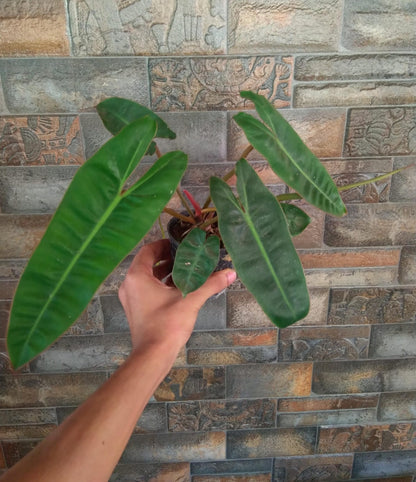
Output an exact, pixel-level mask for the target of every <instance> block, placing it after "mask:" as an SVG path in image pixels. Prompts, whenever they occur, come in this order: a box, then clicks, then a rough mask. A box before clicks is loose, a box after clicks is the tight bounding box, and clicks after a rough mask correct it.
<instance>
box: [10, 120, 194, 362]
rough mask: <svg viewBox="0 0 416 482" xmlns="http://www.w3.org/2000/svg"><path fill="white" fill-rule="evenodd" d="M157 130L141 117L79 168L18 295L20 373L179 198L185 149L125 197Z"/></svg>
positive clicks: (15, 324) (16, 358)
mask: <svg viewBox="0 0 416 482" xmlns="http://www.w3.org/2000/svg"><path fill="white" fill-rule="evenodd" d="M155 132H156V123H155V122H154V121H153V120H152V119H150V118H143V119H139V120H138V121H135V122H133V123H132V124H129V125H128V126H127V127H126V128H124V129H123V130H122V131H121V132H120V134H118V135H117V136H115V137H113V138H112V139H111V140H110V141H108V142H107V143H106V144H105V145H104V146H103V147H102V148H101V149H100V150H99V151H98V152H97V153H96V154H95V155H94V156H93V157H92V158H91V159H90V160H88V161H87V162H86V163H85V164H84V165H83V166H82V167H81V168H80V169H79V170H78V172H77V174H76V175H75V177H74V179H73V181H72V183H71V185H70V186H69V188H68V190H67V192H66V194H65V196H64V198H63V200H62V202H61V204H60V205H59V207H58V209H57V211H56V213H55V215H54V217H53V218H52V220H51V222H50V224H49V226H48V229H47V230H46V233H45V235H44V237H43V238H42V240H41V242H40V243H39V245H38V247H37V248H36V250H35V252H34V253H33V255H32V257H31V259H30V261H29V263H28V265H27V267H26V270H25V271H24V273H23V275H22V278H21V280H20V283H19V286H18V288H17V291H16V295H15V298H14V302H13V306H12V310H11V315H10V323H9V329H8V335H7V345H8V350H9V354H10V357H11V360H12V363H13V366H14V367H19V366H21V365H23V364H24V363H26V362H27V361H29V360H30V359H32V358H33V357H34V356H36V355H37V354H39V353H40V352H41V351H42V350H43V349H45V348H46V347H47V346H48V345H49V344H51V343H52V342H53V341H55V340H56V338H57V337H59V336H60V335H61V334H62V333H63V332H64V331H65V330H66V329H67V328H68V327H69V326H70V325H71V324H72V323H73V322H74V321H75V320H76V319H77V318H78V317H79V315H80V314H81V313H82V311H83V310H84V309H85V307H86V306H87V304H88V302H89V301H90V299H91V298H92V296H93V295H94V293H95V291H96V290H97V288H98V287H99V286H100V284H101V283H102V282H103V281H104V279H105V278H106V277H107V276H108V274H109V273H111V271H112V270H113V269H114V268H115V267H116V266H117V265H118V264H119V263H120V261H121V260H122V259H123V258H124V257H125V256H126V255H127V254H128V253H129V252H130V251H131V250H132V249H133V248H134V247H135V246H136V244H137V243H138V242H139V241H140V239H141V238H142V237H143V236H144V235H145V234H146V232H147V231H148V230H149V229H150V227H151V226H152V224H153V223H154V221H155V220H156V219H157V217H158V215H159V213H160V212H161V210H162V209H163V207H164V206H165V204H166V203H167V202H168V200H169V199H170V197H171V195H172V194H173V193H174V191H175V188H176V186H177V184H178V183H179V180H180V179H181V177H182V174H183V172H184V170H185V168H186V163H187V160H186V156H185V154H183V153H182V152H179V151H176V152H170V153H168V154H166V155H165V156H163V157H161V158H160V159H159V160H158V161H157V162H156V163H155V164H154V165H153V166H152V167H151V168H150V169H149V170H148V171H147V173H146V174H144V176H143V177H142V178H141V179H139V180H138V181H137V182H136V184H134V185H133V186H131V187H130V188H129V189H128V190H127V191H123V186H124V184H125V182H126V180H127V178H128V176H129V174H130V173H131V172H132V171H133V169H134V168H135V167H136V166H137V164H138V162H139V161H140V159H141V158H142V156H143V155H144V153H145V152H146V150H147V149H148V146H149V144H150V142H151V141H152V138H153V136H154V134H155Z"/></svg>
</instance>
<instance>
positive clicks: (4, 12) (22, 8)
mask: <svg viewBox="0 0 416 482" xmlns="http://www.w3.org/2000/svg"><path fill="white" fill-rule="evenodd" d="M0 31H1V39H0V55H2V56H8V57H13V56H24V55H68V54H69V42H68V38H67V35H66V15H65V2H64V1H63V0H58V1H55V2H48V1H46V0H37V1H35V2H24V1H17V2H16V1H11V0H4V1H3V2H1V5H0Z"/></svg>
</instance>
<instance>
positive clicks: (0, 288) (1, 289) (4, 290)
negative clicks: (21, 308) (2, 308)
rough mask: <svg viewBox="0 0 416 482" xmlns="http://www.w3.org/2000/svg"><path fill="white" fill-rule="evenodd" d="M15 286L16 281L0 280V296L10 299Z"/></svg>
mask: <svg viewBox="0 0 416 482" xmlns="http://www.w3.org/2000/svg"><path fill="white" fill-rule="evenodd" d="M16 288H17V282H16V281H8V280H0V298H3V299H6V300H11V299H12V298H13V296H14V293H15V291H16Z"/></svg>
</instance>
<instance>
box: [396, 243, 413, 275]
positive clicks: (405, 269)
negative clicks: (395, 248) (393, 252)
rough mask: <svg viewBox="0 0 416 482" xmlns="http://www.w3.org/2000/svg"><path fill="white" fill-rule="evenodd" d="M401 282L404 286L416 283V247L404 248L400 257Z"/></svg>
mask: <svg viewBox="0 0 416 482" xmlns="http://www.w3.org/2000/svg"><path fill="white" fill-rule="evenodd" d="M399 282H400V283H402V284H408V283H415V282H416V247H415V246H404V247H403V249H402V255H401V257H400V266H399Z"/></svg>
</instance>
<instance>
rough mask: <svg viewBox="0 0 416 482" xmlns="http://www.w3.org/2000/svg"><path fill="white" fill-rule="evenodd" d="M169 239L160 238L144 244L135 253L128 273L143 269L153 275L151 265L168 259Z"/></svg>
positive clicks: (169, 253)
mask: <svg viewBox="0 0 416 482" xmlns="http://www.w3.org/2000/svg"><path fill="white" fill-rule="evenodd" d="M170 259H171V252H170V241H169V240H168V239H160V240H159V241H155V242H154V243H150V244H146V245H145V246H143V247H142V248H141V249H140V251H139V252H138V253H137V254H136V256H135V257H134V259H133V262H132V263H131V266H130V268H129V272H130V273H137V272H140V271H145V272H147V273H150V274H152V275H153V266H154V265H155V264H156V263H157V262H159V261H163V260H170Z"/></svg>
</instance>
